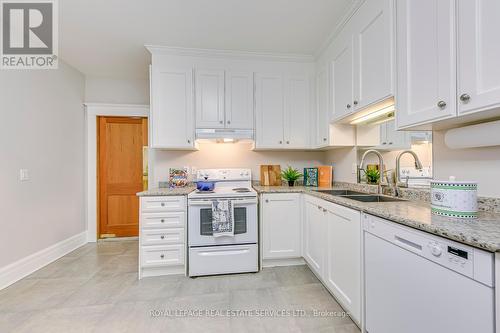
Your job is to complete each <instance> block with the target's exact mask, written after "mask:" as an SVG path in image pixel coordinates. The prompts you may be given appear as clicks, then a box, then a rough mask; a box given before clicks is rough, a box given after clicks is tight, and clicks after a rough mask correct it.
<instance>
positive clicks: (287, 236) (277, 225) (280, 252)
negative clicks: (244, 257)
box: [260, 193, 302, 260]
mask: <svg viewBox="0 0 500 333" xmlns="http://www.w3.org/2000/svg"><path fill="white" fill-rule="evenodd" d="M260 207H261V216H262V218H261V228H262V238H261V239H262V243H263V244H262V259H264V260H266V259H290V258H300V257H301V256H302V252H301V247H302V242H301V225H302V223H301V201H300V193H271V194H263V195H262V197H261V206H260Z"/></svg>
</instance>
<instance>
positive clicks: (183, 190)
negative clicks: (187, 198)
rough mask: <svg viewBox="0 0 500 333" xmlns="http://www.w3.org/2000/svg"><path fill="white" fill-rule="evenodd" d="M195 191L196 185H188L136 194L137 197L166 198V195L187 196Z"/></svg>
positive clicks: (154, 189)
mask: <svg viewBox="0 0 500 333" xmlns="http://www.w3.org/2000/svg"><path fill="white" fill-rule="evenodd" d="M195 189H196V185H194V184H190V185H187V186H186V187H176V188H168V187H167V188H153V189H149V190H147V191H142V192H139V193H137V196H138V197H156V196H168V195H188V194H189V193H190V192H192V191H194V190H195Z"/></svg>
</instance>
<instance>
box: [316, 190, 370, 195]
mask: <svg viewBox="0 0 500 333" xmlns="http://www.w3.org/2000/svg"><path fill="white" fill-rule="evenodd" d="M315 191H316V192H320V193H326V194H331V195H342V196H344V195H366V193H363V192H356V191H351V190H315Z"/></svg>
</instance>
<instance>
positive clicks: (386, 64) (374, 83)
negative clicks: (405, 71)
mask: <svg viewBox="0 0 500 333" xmlns="http://www.w3.org/2000/svg"><path fill="white" fill-rule="evenodd" d="M391 6H392V1H391V0H370V1H366V2H365V3H364V4H363V5H362V6H361V7H360V8H359V10H358V12H357V13H356V15H355V16H354V18H353V24H352V27H353V34H354V54H355V58H354V100H353V107H354V109H355V111H356V110H359V109H362V108H365V107H366V106H368V105H370V104H373V103H376V102H379V101H381V100H384V99H386V98H388V97H390V96H392V95H393V94H394V88H393V82H394V68H393V67H394V66H393V64H394V59H393V53H394V52H393V50H394V42H393V26H392V22H393V19H392V10H391V9H392V8H391Z"/></svg>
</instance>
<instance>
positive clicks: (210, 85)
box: [195, 70, 225, 128]
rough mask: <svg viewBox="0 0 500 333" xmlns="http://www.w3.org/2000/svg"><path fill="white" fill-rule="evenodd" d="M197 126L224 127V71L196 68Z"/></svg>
mask: <svg viewBox="0 0 500 333" xmlns="http://www.w3.org/2000/svg"><path fill="white" fill-rule="evenodd" d="M195 80H196V82H195V86H196V91H195V95H196V128H224V125H225V118H224V71H223V70H196V77H195Z"/></svg>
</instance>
